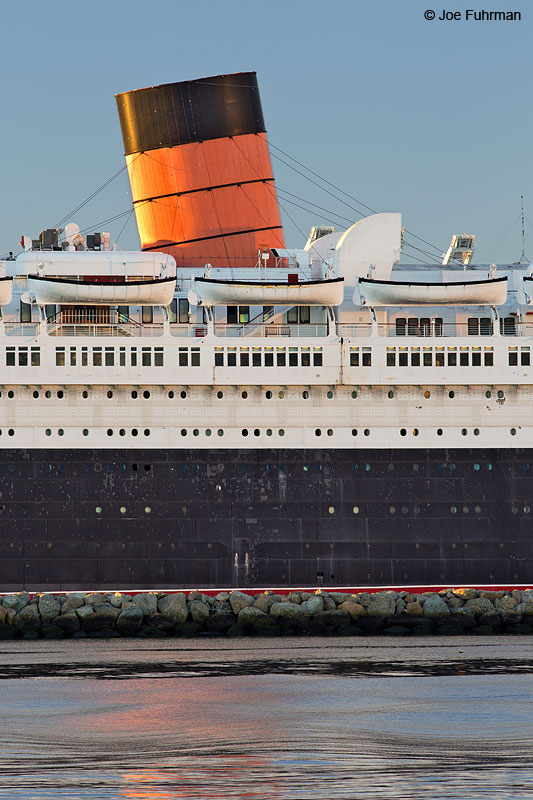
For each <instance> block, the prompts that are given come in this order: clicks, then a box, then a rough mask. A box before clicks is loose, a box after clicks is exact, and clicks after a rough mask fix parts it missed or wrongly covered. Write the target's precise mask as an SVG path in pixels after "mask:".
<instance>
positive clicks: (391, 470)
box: [387, 464, 394, 472]
mask: <svg viewBox="0 0 533 800" xmlns="http://www.w3.org/2000/svg"><path fill="white" fill-rule="evenodd" d="M387 469H388V470H389V472H394V464H387Z"/></svg>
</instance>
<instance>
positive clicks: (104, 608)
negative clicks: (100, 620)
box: [94, 603, 120, 621]
mask: <svg viewBox="0 0 533 800" xmlns="http://www.w3.org/2000/svg"><path fill="white" fill-rule="evenodd" d="M94 610H95V612H96V614H99V615H100V616H101V617H106V619H109V620H111V621H113V620H115V619H116V618H117V617H118V615H119V614H120V608H115V606H112V605H111V603H97V604H96V605H95V607H94Z"/></svg>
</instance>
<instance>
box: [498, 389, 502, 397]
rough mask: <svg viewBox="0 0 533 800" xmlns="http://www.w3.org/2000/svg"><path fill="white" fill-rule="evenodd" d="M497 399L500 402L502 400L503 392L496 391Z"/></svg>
mask: <svg viewBox="0 0 533 800" xmlns="http://www.w3.org/2000/svg"><path fill="white" fill-rule="evenodd" d="M498 398H499V399H500V400H501V399H502V398H503V392H502V390H501V389H498Z"/></svg>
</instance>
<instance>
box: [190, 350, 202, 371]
mask: <svg viewBox="0 0 533 800" xmlns="http://www.w3.org/2000/svg"><path fill="white" fill-rule="evenodd" d="M199 366H200V348H199V347H193V348H192V350H191V367H199Z"/></svg>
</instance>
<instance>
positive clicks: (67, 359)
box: [6, 345, 200, 367]
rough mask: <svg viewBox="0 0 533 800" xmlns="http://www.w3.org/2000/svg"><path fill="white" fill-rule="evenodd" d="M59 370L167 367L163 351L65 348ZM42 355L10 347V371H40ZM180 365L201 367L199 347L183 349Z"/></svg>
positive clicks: (58, 349)
mask: <svg viewBox="0 0 533 800" xmlns="http://www.w3.org/2000/svg"><path fill="white" fill-rule="evenodd" d="M55 363H56V366H57V367H66V366H70V367H75V366H82V367H88V366H89V365H90V366H93V367H102V366H105V367H125V366H130V367H138V366H143V367H152V366H153V367H163V366H164V348H163V347H128V348H126V347H118V348H116V347H100V346H95V347H90V348H89V347H63V346H59V345H58V346H57V347H56V348H55ZM40 365H41V351H40V348H39V347H25V346H20V347H6V367H15V366H19V367H27V366H32V367H39V366H40ZM178 365H179V366H180V367H187V366H191V367H199V366H200V348H199V347H190V348H189V347H179V348H178Z"/></svg>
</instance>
